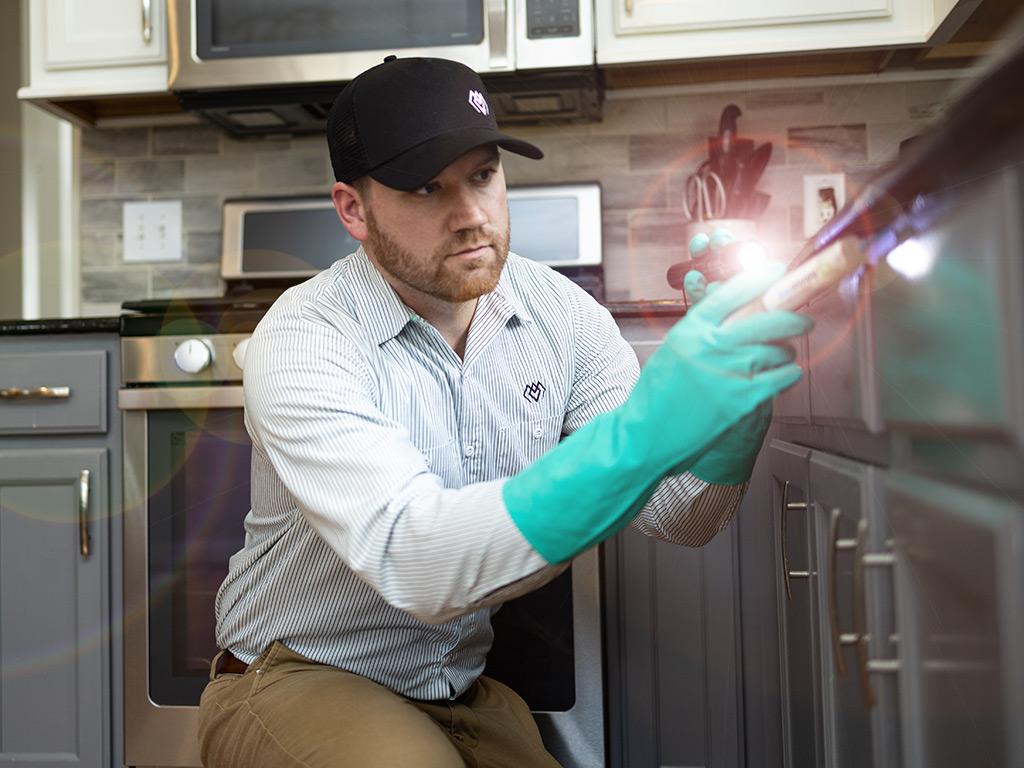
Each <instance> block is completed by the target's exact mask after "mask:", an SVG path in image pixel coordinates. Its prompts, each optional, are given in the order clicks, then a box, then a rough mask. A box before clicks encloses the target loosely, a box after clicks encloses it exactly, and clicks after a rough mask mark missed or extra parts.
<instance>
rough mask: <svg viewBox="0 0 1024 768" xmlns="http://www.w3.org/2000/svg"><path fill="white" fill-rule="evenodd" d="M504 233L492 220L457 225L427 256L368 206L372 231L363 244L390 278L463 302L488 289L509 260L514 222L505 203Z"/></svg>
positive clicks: (490, 288)
mask: <svg viewBox="0 0 1024 768" xmlns="http://www.w3.org/2000/svg"><path fill="white" fill-rule="evenodd" d="M504 219H505V222H504V223H505V227H504V231H503V232H499V231H496V230H494V229H492V228H491V227H490V226H489V225H486V226H483V227H480V228H478V229H472V230H459V231H458V232H455V233H453V234H452V235H451V236H450V237H449V238H448V239H447V240H445V241H444V242H443V243H442V244H441V245H439V246H437V247H435V248H434V249H433V251H432V252H431V253H429V254H427V255H424V254H421V253H414V252H413V251H411V250H410V249H407V248H405V247H403V246H402V245H400V244H399V243H398V242H396V240H395V239H394V238H392V237H391V236H390V235H389V234H388V233H387V232H385V231H384V230H383V229H382V228H381V227H380V225H379V223H378V221H377V219H376V217H375V216H374V215H373V213H372V211H371V210H367V228H368V230H369V236H368V237H367V238H366V240H365V242H364V243H363V245H364V247H365V248H366V250H367V251H368V252H369V253H370V254H372V255H373V257H374V259H375V260H376V262H377V263H378V264H379V265H380V266H381V267H382V268H383V269H384V270H385V271H386V272H388V273H389V274H390V275H391V276H392V277H394V278H397V279H398V280H399V281H401V282H403V283H405V284H406V285H408V286H410V287H412V288H415V289H416V290H417V291H419V292H421V293H424V294H426V295H428V296H433V297H434V298H437V299H441V300H443V301H448V302H453V303H460V302H466V301H471V300H473V299H476V298H479V297H480V296H482V295H484V294H485V293H490V292H491V291H493V290H494V288H495V286H496V285H497V284H498V279H499V278H500V277H501V270H502V268H503V267H504V266H505V261H506V260H507V259H508V244H509V237H510V226H509V223H508V215H507V208H506V215H505V217H504Z"/></svg>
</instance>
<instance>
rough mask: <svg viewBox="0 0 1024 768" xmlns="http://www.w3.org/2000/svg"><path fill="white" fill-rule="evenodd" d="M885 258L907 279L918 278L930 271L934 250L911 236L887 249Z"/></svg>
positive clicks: (933, 260)
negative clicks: (889, 249)
mask: <svg viewBox="0 0 1024 768" xmlns="http://www.w3.org/2000/svg"><path fill="white" fill-rule="evenodd" d="M885 260H886V261H887V262H888V263H889V266H890V267H892V268H893V269H894V270H896V271H897V272H899V273H900V274H901V275H903V276H904V277H905V278H907V279H908V280H919V279H920V278H922V277H924V276H925V275H927V274H928V273H929V272H930V271H931V269H932V265H933V264H934V263H935V252H934V251H933V250H931V249H930V248H927V247H925V246H924V245H923V244H922V243H920V242H919V241H917V240H914V239H913V238H911V239H910V240H906V241H904V242H902V243H900V244H899V245H897V246H896V247H895V248H893V249H892V250H891V251H889V253H888V254H887V255H886V257H885Z"/></svg>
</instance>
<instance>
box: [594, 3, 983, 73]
mask: <svg viewBox="0 0 1024 768" xmlns="http://www.w3.org/2000/svg"><path fill="white" fill-rule="evenodd" d="M963 1H965V2H970V1H971V0H963ZM596 2H597V8H596V10H597V13H596V22H597V62H598V64H618V63H630V62H644V61H670V60H684V59H702V58H714V57H720V56H741V55H745V54H772V53H776V54H777V53H791V52H798V51H819V50H835V49H841V48H863V47H890V46H900V45H922V44H925V43H927V42H928V40H929V39H930V38H931V36H932V35H933V34H934V32H935V30H936V29H937V28H938V26H939V24H941V23H942V21H943V20H944V19H945V18H946V16H948V15H949V13H950V11H952V9H953V8H954V6H956V4H957V0H728V1H727V2H707V0H596Z"/></svg>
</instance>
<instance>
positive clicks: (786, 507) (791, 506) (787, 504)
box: [779, 480, 811, 600]
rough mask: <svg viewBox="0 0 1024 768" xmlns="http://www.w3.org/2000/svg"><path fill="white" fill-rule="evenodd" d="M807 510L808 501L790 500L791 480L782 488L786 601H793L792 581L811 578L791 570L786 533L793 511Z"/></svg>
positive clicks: (783, 563) (783, 573) (806, 574)
mask: <svg viewBox="0 0 1024 768" xmlns="http://www.w3.org/2000/svg"><path fill="white" fill-rule="evenodd" d="M798 509H807V502H806V501H792V502H791V501H790V500H789V480H786V481H785V483H784V485H783V486H782V514H781V516H780V517H781V520H780V524H779V525H780V528H781V529H782V581H783V583H785V585H786V599H787V600H792V599H793V590H792V589H791V588H790V586H789V581H790V579H806V578H809V577H810V575H811V574H810V572H809V571H791V570H790V569H789V548H788V547H787V546H786V531H787V528H788V523H787V518H788V516H789V514H788V513H789V512H790V511H791V510H798Z"/></svg>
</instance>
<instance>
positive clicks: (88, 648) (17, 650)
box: [0, 448, 110, 768]
mask: <svg viewBox="0 0 1024 768" xmlns="http://www.w3.org/2000/svg"><path fill="white" fill-rule="evenodd" d="M83 471H88V473H89V476H88V496H87V497H86V496H85V495H84V493H83V478H84V475H83ZM108 494H109V488H108V486H107V455H106V450H104V449H102V448H89V449H67V450H48V449H30V450H23V451H0V728H2V730H0V763H3V764H4V765H13V766H32V768H48V767H49V766H53V768H58V767H61V768H66V766H69V765H81V766H88V767H89V768H98V767H99V766H104V765H109V763H110V758H109V754H110V737H109V725H110V714H109V708H110V701H109V690H108V689H109V675H110V666H109V664H110V661H109V615H108V612H109V594H108V591H109V584H108V570H107V569H108V563H109V552H108V550H107V546H108V528H107V527H108V525H109V509H108V498H109V496H108ZM83 502H84V503H83ZM83 524H84V528H83ZM86 535H87V537H88V545H89V550H88V554H87V555H86V554H83V540H84V537H85V536H86Z"/></svg>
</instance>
